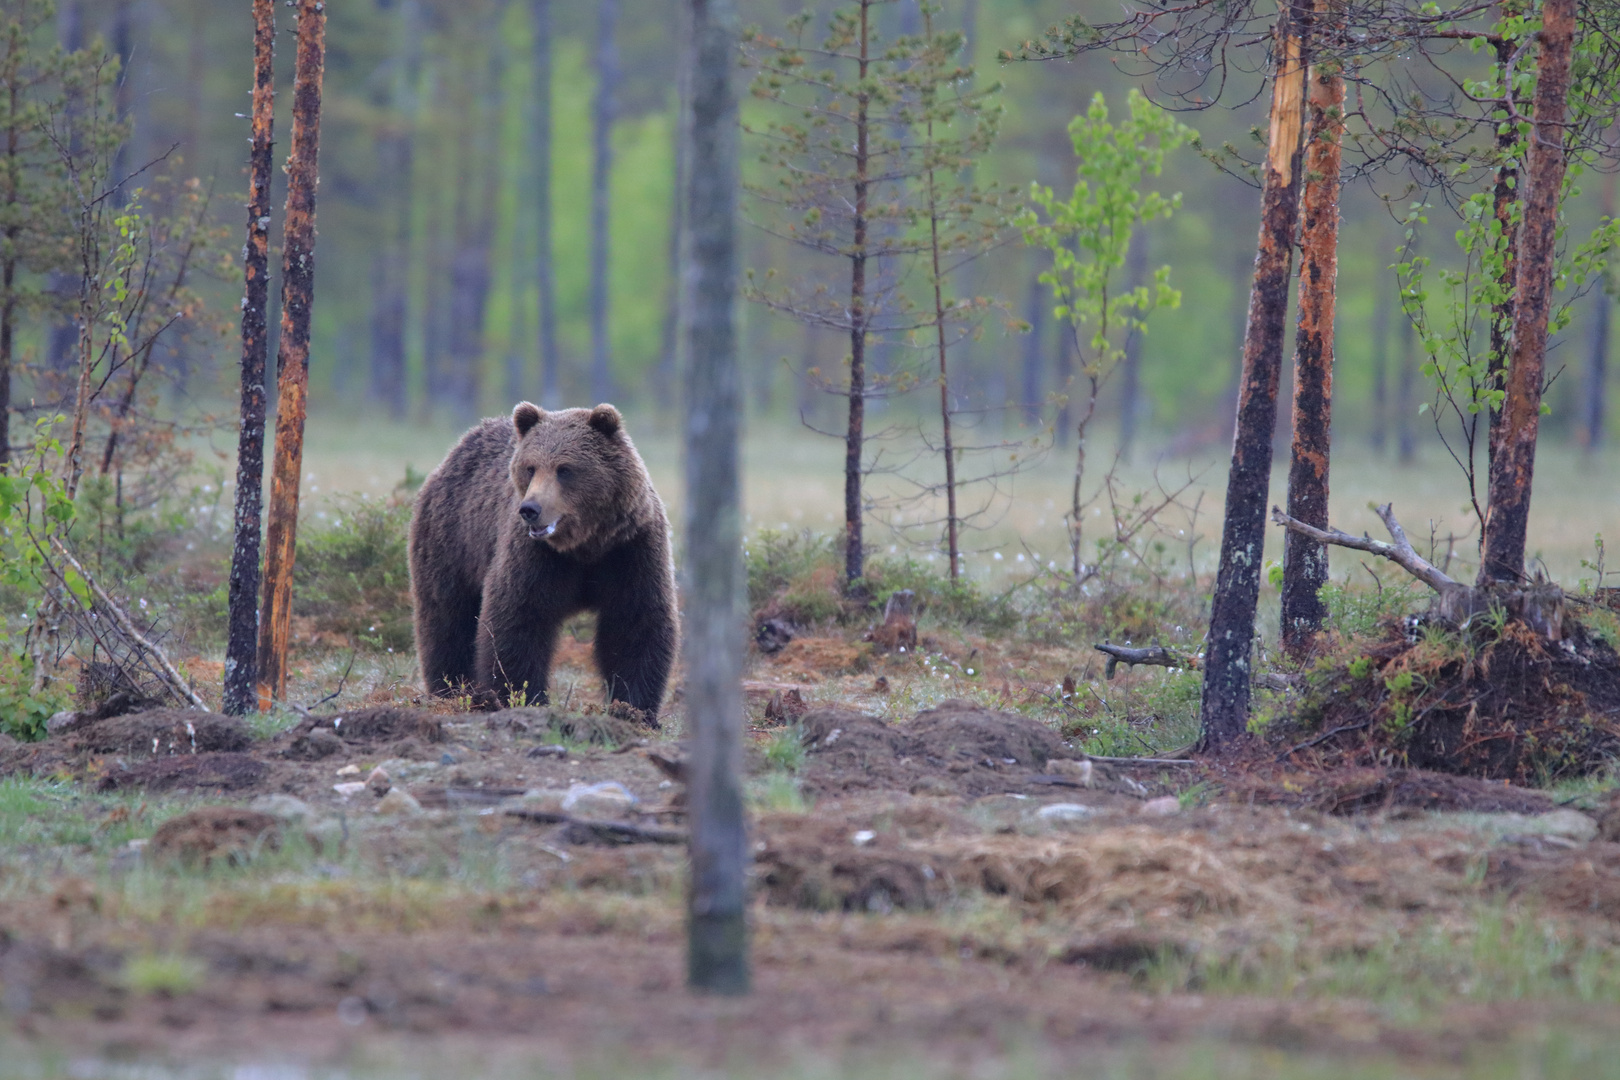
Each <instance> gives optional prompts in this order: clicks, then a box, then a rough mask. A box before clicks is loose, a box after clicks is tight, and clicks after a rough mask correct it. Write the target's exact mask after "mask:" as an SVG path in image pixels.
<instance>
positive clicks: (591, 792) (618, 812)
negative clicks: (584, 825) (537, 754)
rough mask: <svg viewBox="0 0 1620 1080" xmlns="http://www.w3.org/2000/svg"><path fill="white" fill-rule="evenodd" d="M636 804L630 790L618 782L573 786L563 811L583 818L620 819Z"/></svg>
mask: <svg viewBox="0 0 1620 1080" xmlns="http://www.w3.org/2000/svg"><path fill="white" fill-rule="evenodd" d="M635 804H636V797H635V796H634V795H632V794H631V793H630V789H629V788H627V787H625V786H624V785H623V784H621V783H619V782H618V781H617V780H604V781H602V782H601V783H600V784H573V785H571V786H570V787H569V789H568V794H566V795H564V796H563V800H562V811H563V813H565V814H573V815H575V816H576V817H582V818H598V819H600V818H607V819H613V818H619V817H622V816H623V815H624V814H625V812H626V811H628V810H629V809H630V807H632V806H634V805H635Z"/></svg>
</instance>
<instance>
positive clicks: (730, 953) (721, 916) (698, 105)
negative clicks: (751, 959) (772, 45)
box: [683, 0, 750, 994]
mask: <svg viewBox="0 0 1620 1080" xmlns="http://www.w3.org/2000/svg"><path fill="white" fill-rule="evenodd" d="M690 4H691V18H692V45H691V47H692V52H693V57H692V63H691V70H692V73H693V81H692V105H691V108H692V116H691V124H690V137H691V140H692V143H691V148H690V150H691V160H693V161H701V162H703V168H702V169H701V170H695V171H694V173H693V175H692V177H691V182H690V184H689V185H688V199H687V213H686V220H687V222H688V228H689V229H690V233H689V238H690V239H689V244H688V251H689V259H690V263H689V266H688V268H687V275H688V277H687V282H686V286H687V290H688V292H687V304H688V305H689V306H688V307H687V316H686V319H685V323H686V349H685V360H686V365H687V371H686V378H685V379H684V380H683V381H684V383H685V385H686V389H687V400H686V407H685V413H686V417H687V420H686V492H687V499H688V501H689V503H690V507H689V512H688V515H687V522H688V524H687V544H686V548H687V556H686V573H687V591H686V644H685V652H686V655H687V656H689V657H690V658H691V659H690V660H689V661H688V663H689V664H690V670H689V672H688V675H687V682H686V716H687V730H688V731H690V732H691V735H692V755H691V759H690V761H689V762H688V766H687V770H688V779H687V809H688V814H689V818H690V821H691V848H690V851H691V860H692V882H691V892H690V895H689V898H688V909H687V932H688V938H687V969H686V970H687V985H689V986H690V987H692V988H693V989H694V990H704V991H709V992H712V993H718V994H745V993H747V992H748V982H749V976H748V922H747V909H748V865H749V862H750V857H749V849H748V829H747V822H746V820H745V817H744V813H743V800H742V783H741V780H740V777H741V775H742V730H743V725H742V664H743V648H744V644H743V623H744V619H745V606H744V603H743V590H742V577H743V575H742V503H741V497H740V484H739V476H738V472H739V470H738V460H737V437H738V427H739V424H738V421H739V416H740V414H741V412H742V400H741V399H742V393H741V385H740V383H741V379H740V377H739V374H738V371H737V341H736V328H735V325H734V322H733V307H734V304H733V301H734V298H735V295H736V287H737V256H736V214H737V184H738V154H737V142H738V130H737V128H738V125H737V93H736V90H735V88H734V86H733V83H732V80H733V78H734V75H733V72H734V70H735V68H736V61H735V56H736V50H737V40H738V31H737V17H736V12H735V9H734V8H733V7H732V4H731V0H690Z"/></svg>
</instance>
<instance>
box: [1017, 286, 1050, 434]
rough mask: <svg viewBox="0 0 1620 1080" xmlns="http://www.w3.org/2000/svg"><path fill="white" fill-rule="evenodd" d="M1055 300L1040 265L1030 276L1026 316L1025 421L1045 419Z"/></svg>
mask: <svg viewBox="0 0 1620 1080" xmlns="http://www.w3.org/2000/svg"><path fill="white" fill-rule="evenodd" d="M1050 303H1051V301H1049V300H1048V299H1047V298H1046V286H1045V285H1042V284H1041V274H1040V269H1039V267H1037V268H1036V270H1035V272H1034V273H1032V274H1030V276H1029V293H1028V300H1027V307H1026V309H1025V311H1024V318H1025V320H1026V321H1027V322H1028V323H1029V333H1028V335H1026V336H1025V338H1024V371H1023V389H1022V392H1021V393H1020V394H1019V397H1020V398H1021V399H1022V402H1021V403H1022V405H1023V407H1024V423H1026V424H1038V423H1040V421H1041V359H1042V357H1043V355H1044V351H1045V346H1046V340H1045V339H1046V333H1045V330H1046V312H1047V307H1048V305H1049V304H1050Z"/></svg>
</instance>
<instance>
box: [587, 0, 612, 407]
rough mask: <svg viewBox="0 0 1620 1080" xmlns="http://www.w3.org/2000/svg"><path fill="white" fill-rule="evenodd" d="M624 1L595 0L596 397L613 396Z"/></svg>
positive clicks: (593, 304)
mask: <svg viewBox="0 0 1620 1080" xmlns="http://www.w3.org/2000/svg"><path fill="white" fill-rule="evenodd" d="M618 21H619V0H596V100H595V102H594V103H593V105H592V108H591V299H590V304H591V400H592V401H598V402H601V401H607V400H608V399H610V398H611V397H612V396H613V367H612V359H611V356H610V348H609V344H610V342H609V338H608V289H609V287H610V285H611V282H610V280H609V277H608V253H609V249H610V247H611V245H610V243H609V241H610V240H611V236H610V234H609V228H610V225H609V218H608V203H609V200H610V198H611V190H610V189H611V185H612V179H613V120H614V112H615V106H614V100H613V99H614V94H615V92H616V91H617V90H618V85H619V49H618V46H617V45H616V44H615V43H614V40H613V36H614V32H615V30H616V29H617V26H618Z"/></svg>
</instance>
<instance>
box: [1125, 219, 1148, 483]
mask: <svg viewBox="0 0 1620 1080" xmlns="http://www.w3.org/2000/svg"><path fill="white" fill-rule="evenodd" d="M1147 264H1148V238H1147V228H1146V227H1145V226H1143V227H1141V228H1138V229H1137V230H1136V231H1135V232H1133V233H1132V234H1131V243H1130V246H1129V247H1127V248H1126V249H1125V288H1126V289H1129V290H1131V291H1135V290H1136V289H1139V288H1141V287H1142V285H1144V284H1145V283H1146V282H1147ZM1124 351H1125V355H1124V357H1123V358H1121V360H1120V370H1119V378H1120V386H1119V456H1120V460H1122V461H1129V460H1131V450H1132V449H1133V448H1134V447H1135V446H1136V423H1137V421H1138V420H1139V419H1140V417H1141V412H1142V331H1141V330H1139V329H1138V328H1136V327H1134V326H1133V327H1131V330H1130V333H1128V334H1126V335H1125V350H1124Z"/></svg>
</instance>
